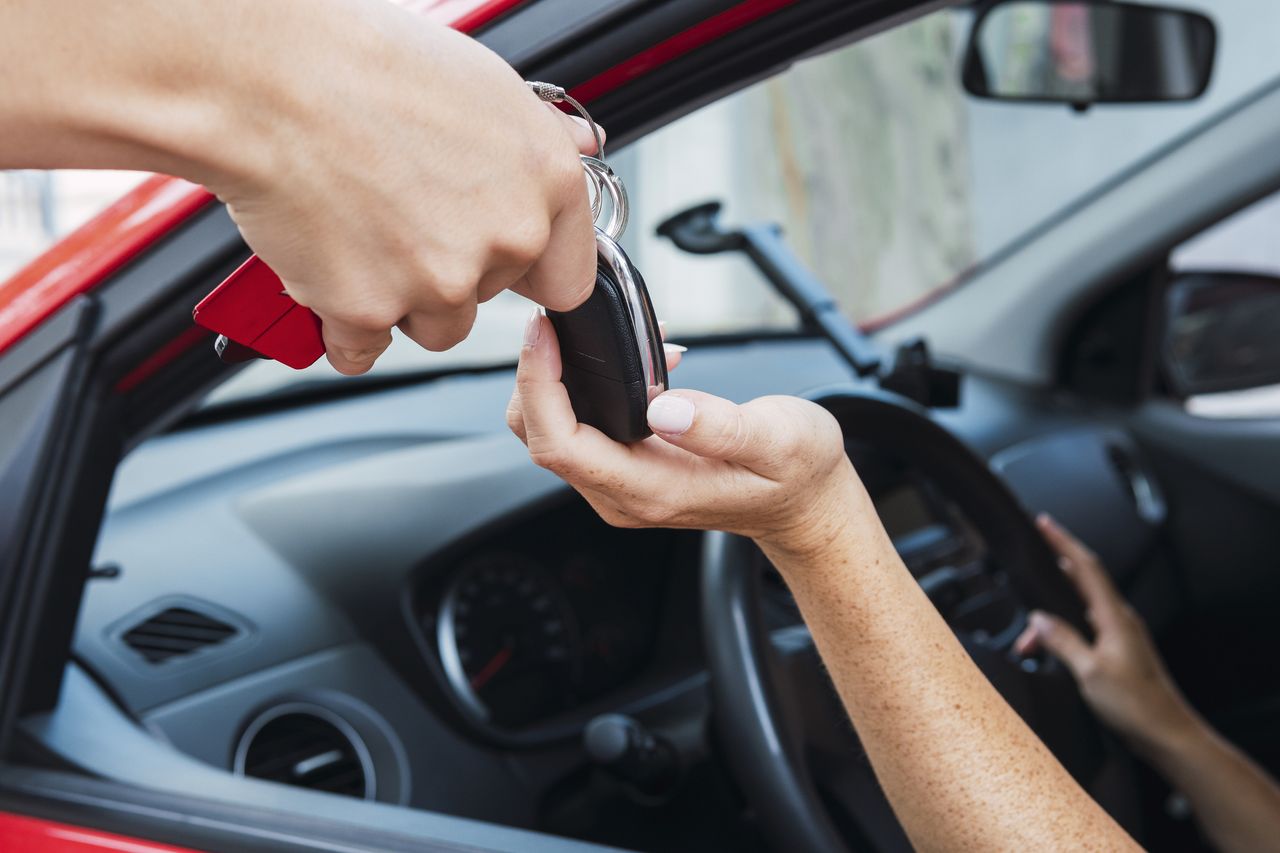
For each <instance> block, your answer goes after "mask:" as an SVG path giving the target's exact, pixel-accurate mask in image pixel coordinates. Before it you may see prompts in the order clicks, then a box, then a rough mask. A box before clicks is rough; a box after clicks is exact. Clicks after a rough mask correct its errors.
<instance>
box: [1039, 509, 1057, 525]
mask: <svg viewBox="0 0 1280 853" xmlns="http://www.w3.org/2000/svg"><path fill="white" fill-rule="evenodd" d="M1036 524H1038V525H1040V526H1041V527H1049V526H1051V525H1052V524H1053V519H1052V518H1050V517H1049V513H1047V512H1042V513H1040V514H1039V515H1037V516H1036Z"/></svg>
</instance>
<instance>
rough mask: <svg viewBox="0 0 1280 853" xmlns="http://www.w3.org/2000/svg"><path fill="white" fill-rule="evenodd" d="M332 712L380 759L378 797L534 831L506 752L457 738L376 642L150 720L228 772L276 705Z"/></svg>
mask: <svg viewBox="0 0 1280 853" xmlns="http://www.w3.org/2000/svg"><path fill="white" fill-rule="evenodd" d="M285 705H300V706H311V707H319V708H323V709H325V710H327V711H329V712H331V713H334V714H336V715H337V716H338V717H340V718H341V719H342V720H343V721H344V722H346V723H347V724H348V725H350V727H351V729H352V730H353V731H354V732H355V733H356V735H357V736H358V738H359V739H360V741H361V742H362V743H363V745H364V746H365V747H366V748H367V749H368V751H369V754H370V756H371V758H372V764H373V769H374V775H375V778H376V784H377V799H378V800H379V801H382V802H391V803H396V804H401V805H410V806H416V807H424V808H425V807H429V808H431V809H433V810H437V811H443V812H445V813H447V814H455V815H465V816H467V817H471V818H476V819H481V820H494V821H500V822H503V823H507V824H514V825H529V824H531V823H532V815H531V814H529V813H528V809H529V804H530V802H531V798H530V796H529V794H528V792H527V791H526V790H524V787H523V786H522V784H521V782H520V780H519V779H517V778H516V776H515V775H514V774H513V773H512V772H511V768H510V766H509V765H506V764H504V762H503V761H502V760H501V758H500V757H499V756H497V755H496V754H495V753H493V752H492V751H490V750H486V749H482V748H480V747H479V746H477V745H476V744H475V743H474V742H473V741H470V740H467V739H465V738H460V737H457V736H456V734H455V733H454V732H452V731H450V730H447V729H446V728H445V726H444V724H443V723H442V722H440V720H439V719H438V718H437V717H436V716H435V715H434V714H433V713H432V712H431V711H430V710H429V709H428V708H426V707H425V706H424V705H423V704H422V701H421V699H420V698H419V697H418V696H417V695H416V694H414V693H413V692H412V691H411V690H410V689H409V688H408V686H407V685H405V684H404V682H403V681H402V680H401V679H400V678H399V677H397V675H396V674H395V673H394V672H392V670H391V669H390V668H389V667H388V666H387V664H386V663H385V662H384V661H383V660H382V659H381V657H379V656H378V654H377V653H376V652H375V651H374V650H373V649H371V648H369V647H368V646H367V645H364V644H359V643H357V644H351V645H344V646H338V647H335V648H331V649H327V650H324V651H321V652H316V653H314V654H311V655H308V656H306V657H304V658H301V659H299V660H295V661H290V662H289V663H285V664H281V665H279V666H276V667H272V668H270V669H266V670H263V671H261V672H258V673H255V674H254V675H252V676H248V677H245V678H240V679H236V680H235V681H232V682H228V683H226V684H221V685H218V686H216V687H212V688H210V689H209V690H205V691H202V692H200V693H196V694H194V695H191V696H187V697H184V698H183V699H180V700H178V701H177V702H172V703H169V704H168V705H165V706H162V707H160V708H157V709H155V710H154V711H152V712H151V713H149V714H147V715H146V716H145V717H144V718H143V722H144V723H145V724H146V725H147V726H148V727H150V728H152V729H154V730H158V731H159V732H161V733H162V734H163V735H164V737H165V739H166V740H168V741H169V743H171V744H172V745H173V746H175V747H177V748H178V749H179V750H181V751H182V752H184V753H186V754H188V755H190V756H192V757H194V758H198V759H200V760H202V761H205V762H207V763H208V764H211V765H213V766H214V767H218V768H221V769H223V770H230V769H231V757H232V754H233V752H234V751H235V748H236V746H237V744H238V742H239V740H240V738H241V736H242V734H243V733H244V731H245V728H246V726H247V725H248V723H249V722H250V721H251V720H253V719H254V718H255V717H257V716H258V715H259V714H261V713H262V712H264V711H267V710H269V709H271V708H274V707H280V706H285Z"/></svg>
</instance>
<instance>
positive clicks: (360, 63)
mask: <svg viewBox="0 0 1280 853" xmlns="http://www.w3.org/2000/svg"><path fill="white" fill-rule="evenodd" d="M0 57H3V62H4V84H3V85H0V168H34V169H53V168H88V169H142V170H147V171H156V172H165V173H168V174H172V175H177V176H179V177H183V178H187V179H189V180H192V181H195V182H198V183H202V184H205V185H206V186H208V187H209V189H211V190H212V191H213V192H215V193H216V194H217V195H218V196H219V197H220V198H221V199H222V200H223V201H225V202H226V203H227V205H228V208H229V210H230V212H231V214H232V216H233V217H234V218H235V220H236V222H237V224H238V225H239V226H240V229H241V231H242V232H243V234H244V236H245V239H246V240H247V241H248V243H249V245H250V246H251V247H253V249H254V250H255V251H256V252H257V253H258V254H259V255H261V256H262V259H263V260H264V261H266V262H267V263H268V264H269V265H270V266H271V267H272V269H274V270H275V271H276V272H277V273H278V274H279V275H280V277H281V278H282V279H283V281H284V284H285V288H286V289H287V290H288V292H289V293H290V295H292V296H293V297H294V298H295V299H296V300H297V301H298V302H300V303H302V304H304V305H307V306H310V307H311V308H312V309H314V310H315V312H316V313H317V314H319V315H320V317H321V319H322V320H323V324H324V325H323V333H324V339H325V344H326V348H327V350H328V355H329V360H330V361H331V362H332V363H333V365H334V367H335V368H337V369H338V370H340V371H342V372H343V373H361V372H364V371H365V370H368V369H369V367H370V366H371V365H372V363H373V361H374V359H375V358H377V356H378V355H379V354H380V353H381V352H382V351H383V350H384V349H385V348H386V347H387V344H389V343H390V341H391V334H390V330H391V328H392V327H393V326H399V327H400V328H401V329H402V330H403V331H404V332H405V334H406V335H408V336H409V337H410V338H412V339H413V340H415V341H417V342H418V343H419V344H421V345H422V346H424V347H426V348H428V349H437V350H438V349H446V348H448V347H450V346H452V345H453V344H455V343H457V342H458V341H460V340H462V339H463V338H464V337H466V335H467V333H468V332H469V331H470V329H471V325H472V323H473V321H474V319H475V313H476V305H477V303H478V302H483V301H485V300H486V299H489V298H491V297H493V296H494V295H495V294H497V293H498V292H499V291H501V290H502V289H504V288H507V287H511V288H513V289H515V290H517V291H518V292H520V293H523V294H524V295H526V296H529V297H530V298H532V299H534V300H536V301H538V302H539V303H541V304H543V305H547V306H549V307H553V308H558V309H562V310H564V309H568V308H572V307H575V306H576V305H578V304H579V303H580V302H581V301H582V300H584V299H585V298H586V297H587V295H588V294H589V293H590V291H591V287H592V285H593V284H594V281H595V241H594V234H593V231H592V227H591V213H590V210H589V206H588V202H587V193H586V186H585V183H584V181H583V177H582V168H581V166H580V164H579V161H578V157H577V153H578V151H579V150H581V151H582V152H584V153H589V152H591V151H592V150H593V147H594V143H593V139H592V135H591V133H590V131H589V130H588V129H587V127H586V125H585V124H582V123H579V122H575V121H573V120H571V119H569V118H568V117H567V116H564V115H563V114H561V113H559V112H558V111H556V110H554V109H551V108H550V107H549V106H548V105H546V104H543V103H541V102H539V101H538V99H537V98H536V97H534V95H533V94H532V93H530V92H529V91H527V89H526V87H525V85H524V84H523V82H522V81H521V80H520V78H519V77H518V76H517V75H516V73H515V72H514V71H513V70H512V69H511V67H510V66H508V65H507V64H506V63H505V62H503V61H502V60H501V59H499V58H498V57H497V56H496V55H494V54H493V53H491V52H490V51H489V50H487V49H485V48H484V47H483V46H481V45H480V44H479V43H477V42H475V41H473V40H471V39H469V38H467V37H465V36H463V35H460V34H458V33H456V32H453V31H452V30H449V29H446V28H444V27H441V26H438V25H433V24H429V23H427V22H425V21H424V20H422V19H421V18H419V17H418V16H415V15H413V14H410V13H409V12H406V11H404V10H402V9H399V8H397V7H395V6H393V5H392V4H390V3H385V2H377V0H271V2H261V0H217V2H207V0H116V2H91V3H85V2H79V1H78V0H0Z"/></svg>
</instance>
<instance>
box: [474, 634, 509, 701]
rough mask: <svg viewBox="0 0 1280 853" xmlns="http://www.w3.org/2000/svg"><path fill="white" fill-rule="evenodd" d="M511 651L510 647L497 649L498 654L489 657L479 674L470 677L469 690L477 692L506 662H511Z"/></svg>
mask: <svg viewBox="0 0 1280 853" xmlns="http://www.w3.org/2000/svg"><path fill="white" fill-rule="evenodd" d="M513 651H514V650H513V649H512V648H511V646H510V645H506V646H503V647H502V648H500V649H498V653H497V654H496V655H494V656H493V657H491V658H490V659H489V662H488V663H486V664H485V665H484V666H483V667H481V669H480V671H479V672H477V673H476V674H475V675H473V676H471V689H472V690H479V689H480V688H482V687H484V686H485V685H486V684H488V683H489V681H490V680H492V679H493V677H494V676H495V675H497V674H498V673H499V672H500V671H501V670H502V668H503V667H504V666H506V665H507V661H509V660H511V655H512V653H513Z"/></svg>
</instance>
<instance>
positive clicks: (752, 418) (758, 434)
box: [649, 389, 782, 473]
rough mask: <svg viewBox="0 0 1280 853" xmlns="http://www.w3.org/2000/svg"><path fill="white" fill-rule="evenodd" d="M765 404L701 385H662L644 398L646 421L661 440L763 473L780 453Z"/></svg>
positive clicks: (697, 453)
mask: <svg viewBox="0 0 1280 853" xmlns="http://www.w3.org/2000/svg"><path fill="white" fill-rule="evenodd" d="M767 415H768V410H767V409H762V408H760V407H753V406H752V404H748V405H745V406H739V405H737V404H735V403H731V402H730V401H728V400H725V399H723V398H721V397H716V396H713V395H711V394H706V393H703V392H701V391H689V390H685V389H681V390H679V391H668V392H666V393H665V394H660V395H659V396H657V397H655V398H654V399H653V401H652V402H651V403H649V427H650V428H651V429H652V430H653V431H654V432H655V433H656V434H657V435H658V436H659V437H660V438H662V439H663V440H664V441H667V442H669V443H671V444H674V445H676V446H677V447H681V448H683V449H685V450H687V451H689V452H690V453H693V454H696V455H698V456H703V457H706V458H708V459H723V460H726V461H729V462H737V463H739V464H741V465H744V466H746V467H747V468H750V469H752V470H754V471H760V472H761V473H764V472H765V471H766V470H767V469H769V468H771V467H774V466H775V465H776V463H777V462H778V461H779V457H780V455H781V453H780V451H781V447H780V445H781V444H782V441H781V439H782V436H781V435H779V434H777V433H778V427H779V424H777V423H776V421H777V419H776V418H771V417H768V416H767Z"/></svg>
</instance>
